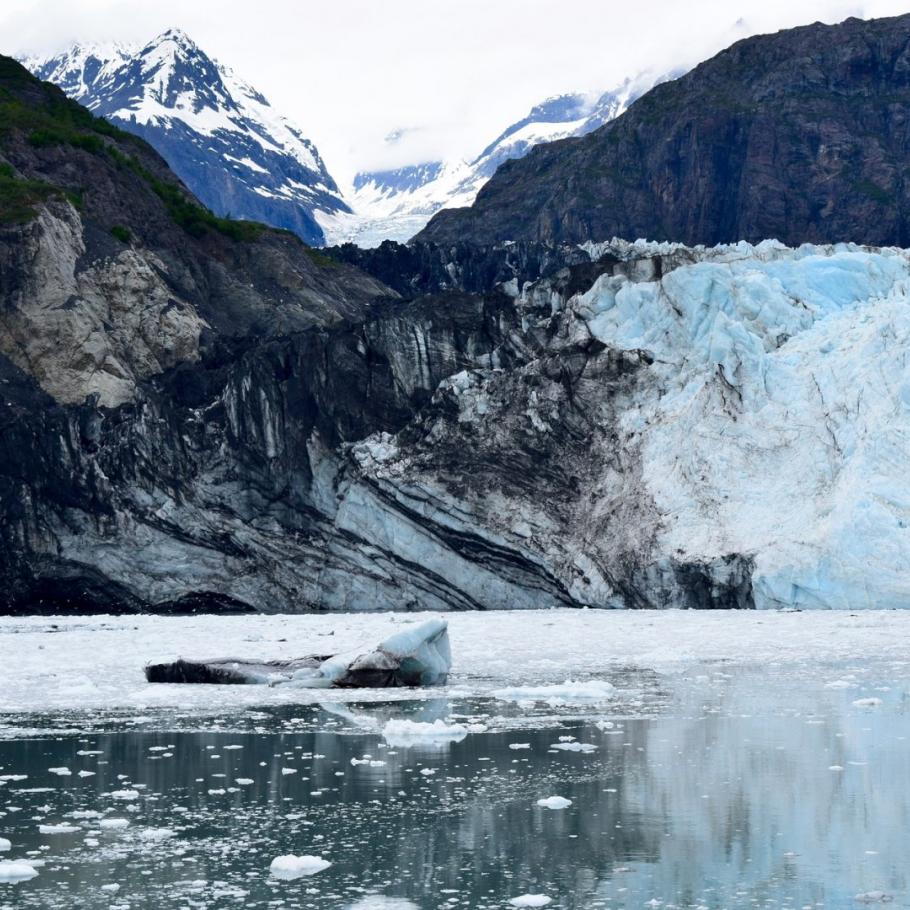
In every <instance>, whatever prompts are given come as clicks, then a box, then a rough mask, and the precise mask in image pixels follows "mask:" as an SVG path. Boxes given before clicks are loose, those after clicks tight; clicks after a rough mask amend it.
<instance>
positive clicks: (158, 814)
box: [0, 672, 910, 910]
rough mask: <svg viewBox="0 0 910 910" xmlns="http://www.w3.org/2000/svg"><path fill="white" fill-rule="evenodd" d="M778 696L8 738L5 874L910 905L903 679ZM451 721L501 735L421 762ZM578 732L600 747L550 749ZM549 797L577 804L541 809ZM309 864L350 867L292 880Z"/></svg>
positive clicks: (347, 714) (757, 693)
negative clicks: (8, 866)
mask: <svg viewBox="0 0 910 910" xmlns="http://www.w3.org/2000/svg"><path fill="white" fill-rule="evenodd" d="M835 676H836V673H835V672H833V673H832V674H831V678H834V677H835ZM766 682H767V681H765V680H763V678H762V676H761V675H760V674H754V675H753V676H752V677H751V679H747V680H745V681H743V680H741V679H740V680H738V681H737V684H736V690H735V692H732V691H731V692H726V693H722V694H720V695H718V691H720V690H718V689H717V688H716V687H715V688H712V689H711V695H710V696H704V697H703V696H702V693H701V691H700V689H699V687H698V685H697V684H696V683H694V682H692V681H690V685H689V688H688V690H687V692H686V694H685V697H680V698H678V699H676V701H675V702H674V704H672V705H671V706H669V707H668V706H666V705H664V706H663V707H662V708H661V709H660V710H657V711H655V712H653V713H652V714H650V715H649V716H638V717H623V716H621V713H620V712H617V713H615V714H612V715H611V714H610V712H606V713H604V712H602V711H601V712H598V713H597V714H596V715H595V714H594V713H593V712H591V716H590V717H581V718H579V716H578V712H575V714H574V715H573V716H570V714H571V712H570V714H564V713H563V714H561V713H560V711H559V710H558V709H553V710H549V709H548V710H547V711H544V712H543V713H542V714H541V712H540V711H538V715H539V716H534V715H532V716H531V717H530V718H528V719H525V720H524V721H522V711H521V709H520V708H517V707H514V706H513V707H509V706H503V705H496V706H491V704H490V702H479V701H478V702H471V701H457V700H440V701H429V702H419V703H414V704H407V703H404V704H403V703H397V704H395V705H371V706H354V705H352V706H350V707H349V709H344V708H342V709H339V708H338V707H335V708H331V709H328V708H326V709H323V708H318V707H304V706H300V707H297V708H294V707H290V708H287V709H280V710H273V711H260V712H255V714H253V715H251V716H252V717H253V720H252V721H250V722H249V723H247V724H246V725H245V726H240V727H238V728H237V729H235V730H233V731H232V732H222V731H219V730H217V729H209V730H203V731H199V730H196V731H189V732H187V731H181V730H180V728H179V724H171V726H172V729H171V730H170V732H160V731H156V730H154V729H149V725H148V724H146V725H145V726H144V727H143V728H142V729H128V728H125V727H124V725H123V724H118V723H117V722H115V721H110V722H109V723H108V724H107V726H106V727H105V728H104V729H103V730H99V729H93V732H89V733H86V732H81V733H63V734H61V733H60V732H55V733H48V732H41V731H40V729H37V730H35V731H34V732H32V733H31V734H29V735H28V738H22V737H21V736H20V737H19V738H12V739H9V740H7V741H5V742H0V776H8V775H22V774H24V775H27V777H26V778H25V779H21V780H16V779H14V778H7V779H6V780H5V781H4V782H3V783H2V785H0V836H2V837H5V838H7V839H9V840H10V841H11V842H12V845H13V846H12V849H11V850H10V851H8V852H6V853H4V854H0V859H2V858H6V859H19V858H28V859H32V860H34V859H38V860H40V861H43V865H39V867H38V868H39V875H38V876H37V877H36V878H34V879H32V880H31V881H23V882H19V883H0V908H3V910H7V908H9V910H12V908H16V910H20V908H31V907H41V908H64V907H65V908H74V907H79V908H96V907H98V908H113V910H117V908H121V910H124V908H127V907H129V908H159V907H161V908H164V907H167V908H171V907H174V908H221V907H225V908H230V907H238V908H239V907H249V908H294V907H301V908H303V907H306V908H310V907H312V908H328V910H332V908H357V910H370V908H374V910H379V908H388V910H411V908H414V907H417V908H421V910H429V908H494V907H495V908H500V907H508V906H509V904H508V902H509V900H510V899H512V898H514V897H516V896H518V895H522V894H526V893H532V894H543V895H547V896H549V897H550V898H552V903H551V904H550V906H551V907H559V908H588V907H590V908H617V910H619V908H636V910H641V908H650V910H653V908H659V907H660V908H667V910H673V908H697V910H706V908H709V910H722V908H731V910H732V908H750V910H751V908H775V910H776V908H783V910H815V908H825V907H831V908H833V907H852V908H861V907H863V906H866V905H868V904H867V903H866V902H869V901H874V902H875V904H877V903H878V901H880V900H881V899H883V898H884V900H885V901H887V902H889V903H890V904H891V906H894V907H903V906H907V905H908V881H907V879H908V869H910V748H908V743H910V740H908V737H910V714H908V712H907V711H906V694H905V688H904V686H903V684H899V685H886V684H885V683H887V680H882V679H879V680H878V681H877V685H876V686H875V687H874V690H869V686H867V687H866V688H867V690H869V691H859V690H858V689H856V688H854V689H851V690H846V689H844V690H838V689H837V688H836V687H835V688H830V687H829V688H825V687H824V685H822V684H821V683H819V684H818V685H817V686H816V688H815V689H814V690H813V691H810V692H808V693H807V692H804V691H803V692H800V694H799V698H798V699H791V698H790V697H789V695H790V692H791V690H795V689H796V688H798V685H799V681H798V680H790V681H786V682H784V683H777V684H775V685H770V684H767V685H766ZM870 691H874V692H875V693H876V694H875V695H874V696H873V695H870ZM862 695H865V696H867V697H875V698H879V699H881V704H871V705H856V704H854V702H855V701H856V700H858V699H859V698H860V696H862ZM494 711H495V712H498V713H497V714H496V716H494V717H490V716H487V717H484V715H490V714H491V713H492V712H494ZM452 715H455V719H456V720H458V719H459V717H460V719H461V721H462V722H465V723H466V722H477V721H478V720H481V721H485V722H486V723H487V724H488V725H489V727H490V729H489V730H487V731H485V732H472V733H469V734H468V735H467V736H466V737H465V738H464V739H463V740H462V741H460V742H442V743H437V744H430V743H417V744H413V745H410V746H405V745H402V744H400V743H396V742H395V741H394V740H393V741H392V742H391V743H389V742H386V741H385V740H384V739H383V737H382V735H381V732H380V731H381V729H382V724H383V723H384V722H385V720H386V719H387V718H389V717H392V716H394V717H411V718H415V719H423V720H427V719H430V720H432V719H433V718H434V717H449V719H450V720H451V719H452ZM608 718H609V723H612V724H613V727H612V728H609V727H606V724H605V723H604V721H605V720H606V719H608ZM596 721H600V724H601V726H597V724H596ZM38 726H39V727H40V724H39V725H38ZM152 726H154V725H152ZM605 727H606V728H605ZM58 730H59V728H58ZM566 737H574V738H575V739H574V741H576V742H582V743H589V744H591V745H594V746H596V748H595V749H594V750H593V751H588V752H584V751H578V752H573V751H565V750H559V749H553V745H554V744H558V743H560V742H561V741H563V742H571V741H572V740H570V739H568V740H566V739H563V740H561V738H566ZM516 745H517V746H522V748H512V746H516ZM352 760H356V761H357V763H356V764H352ZM51 769H56V770H51ZM61 769H67V770H69V772H70V773H69V774H65V773H61ZM80 771H81V772H88V773H86V774H84V775H83V776H80V774H79V772H80ZM549 796H563V797H565V798H567V799H570V800H571V801H572V804H571V806H569V807H568V808H566V809H562V810H550V809H545V808H541V807H538V806H537V804H536V801H537V800H538V799H541V798H545V797H549ZM86 813H89V814H88V815H86ZM92 813H98V815H94V814H92ZM114 818H117V819H126V820H127V822H128V824H127V826H126V827H107V826H105V827H103V826H102V824H101V822H102V820H110V819H114ZM46 825H67V826H71V827H75V828H76V829H77V830H75V831H71V832H69V833H42V832H41V831H40V830H39V826H46ZM286 853H293V854H298V855H301V854H312V855H316V856H321V857H323V858H324V859H327V860H330V861H331V862H332V866H331V867H330V868H328V869H326V870H325V871H322V872H319V873H318V874H316V875H312V876H307V877H303V878H299V879H296V880H293V881H280V880H276V879H274V878H272V877H270V875H269V864H270V862H271V860H272V859H273V858H274V857H276V856H278V855H281V854H286ZM105 886H107V887H105ZM112 886H119V887H117V888H116V889H115V888H114V887H112ZM875 892H883V893H879V894H876V893H875ZM858 896H863V900H858V899H857V898H858ZM875 904H873V905H875Z"/></svg>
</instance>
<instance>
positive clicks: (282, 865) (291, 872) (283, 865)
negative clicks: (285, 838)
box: [269, 854, 332, 881]
mask: <svg viewBox="0 0 910 910" xmlns="http://www.w3.org/2000/svg"><path fill="white" fill-rule="evenodd" d="M331 865H332V864H331V863H330V862H329V861H328V860H327V859H323V858H322V857H321V856H294V855H293V854H288V855H287V856H276V857H275V859H273V860H272V864H271V866H269V872H270V873H271V874H272V877H273V878H280V879H284V880H285V881H290V880H291V879H295V878H302V877H303V876H304V875H315V874H316V873H317V872H322V871H323V870H324V869H328V868H329V866H331Z"/></svg>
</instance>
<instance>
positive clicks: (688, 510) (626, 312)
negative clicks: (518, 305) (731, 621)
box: [577, 243, 910, 609]
mask: <svg viewBox="0 0 910 910" xmlns="http://www.w3.org/2000/svg"><path fill="white" fill-rule="evenodd" d="M700 258H701V261H698V262H694V263H692V264H690V265H687V266H684V267H682V268H679V269H675V270H673V271H671V272H670V273H669V274H668V275H667V276H666V277H665V278H663V279H662V280H661V281H659V282H644V283H641V284H633V283H629V282H627V281H624V280H623V279H619V280H618V281H617V280H616V279H605V278H603V277H602V278H600V279H598V282H597V283H596V284H595V286H594V287H593V288H592V289H591V290H590V291H589V292H588V293H586V294H585V295H582V297H581V298H579V300H578V302H577V307H578V310H577V311H578V315H579V317H580V318H581V319H583V320H584V321H585V323H586V325H587V327H588V329H589V330H590V331H591V333H592V334H593V335H594V337H596V338H598V339H599V340H601V341H603V342H604V343H606V344H611V345H615V346H617V347H620V348H623V349H626V350H632V349H645V350H647V351H649V352H650V353H651V354H652V355H653V356H654V358H655V362H654V365H653V367H652V369H653V370H654V372H655V373H657V374H659V376H660V383H659V385H660V398H659V400H654V399H652V400H651V401H649V402H648V404H647V406H646V407H644V408H641V409H638V410H636V411H633V412H630V413H629V414H628V415H626V417H625V424H626V429H627V432H629V433H630V434H632V433H640V434H641V437H642V441H643V444H642V462H643V479H644V483H645V484H646V486H647V488H648V489H649V490H650V491H651V492H652V494H653V495H654V499H655V502H656V504H657V506H658V508H659V510H660V512H661V514H662V515H663V516H664V520H665V527H664V529H663V531H662V533H661V549H663V550H664V551H665V552H667V553H673V554H675V555H676V556H677V557H680V556H682V557H683V558H689V557H698V558H700V559H705V558H714V557H718V556H721V555H722V554H724V553H729V552H738V553H747V554H751V555H752V556H753V557H754V560H755V563H754V569H753V571H752V586H753V596H754V599H755V605H756V606H758V607H797V608H810V607H832V608H843V609H856V608H859V607H873V606H877V607H905V606H907V605H908V603H910V575H908V573H907V571H906V568H905V567H906V566H907V565H908V559H910V534H908V532H907V528H908V523H910V493H908V491H907V487H906V484H905V483H904V480H903V478H904V472H905V470H906V465H907V464H908V463H910V419H908V416H910V415H908V408H910V371H908V359H907V350H908V341H910V307H908V277H910V275H908V255H907V253H906V251H900V250H876V251H871V250H864V249H859V248H856V247H851V246H836V247H825V248H817V247H813V246H804V247H801V248H800V249H798V250H788V249H787V248H785V247H783V246H781V245H779V244H775V243H765V244H761V245H759V246H757V247H748V246H747V245H745V244H742V245H739V246H736V247H732V248H720V249H718V250H715V251H706V252H705V253H703V254H701V256H700Z"/></svg>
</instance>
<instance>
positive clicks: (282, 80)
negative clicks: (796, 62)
mask: <svg viewBox="0 0 910 910" xmlns="http://www.w3.org/2000/svg"><path fill="white" fill-rule="evenodd" d="M904 9H905V6H904V4H903V3H901V2H897V0H869V2H866V3H863V4H857V3H856V2H844V0H801V2H800V3H798V4H797V3H793V2H792V0H691V2H689V3H686V4H681V3H678V2H677V0H637V2H636V3H634V4H630V3H628V2H625V0H624V2H610V0H607V2H604V0H445V2H442V0H386V2H378V0H333V2H331V3H325V2H319V3H314V2H311V0H305V2H299V0H257V2H256V3H255V4H251V3H249V2H248V0H243V2H239V0H195V2H193V3H192V4H190V3H186V0H156V2H155V3H147V2H145V0H4V3H3V5H2V8H0V44H2V50H3V51H4V52H6V53H16V54H22V53H26V52H51V51H55V50H59V49H61V48H62V47H64V46H66V45H67V44H69V43H71V42H72V41H76V40H82V41H85V40H89V41H92V40H97V41H109V40H123V41H135V42H142V41H145V40H148V39H149V38H151V37H152V36H154V35H155V34H157V33H159V32H161V31H163V30H164V29H166V28H168V27H170V26H178V27H180V28H183V29H184V30H185V31H186V32H188V33H189V34H190V35H191V36H192V37H193V39H194V40H195V41H196V42H197V43H198V44H199V45H200V46H201V47H202V48H203V49H204V50H205V51H206V52H207V53H209V54H211V55H212V56H215V57H217V58H218V59H220V60H221V61H222V62H223V63H226V64H228V65H229V66H231V67H232V68H233V69H234V70H236V71H237V72H238V73H239V74H240V75H241V76H243V78H245V79H246V80H247V81H248V82H250V83H251V84H253V85H254V86H256V88H258V89H259V90H260V91H262V92H264V93H265V95H266V96H267V97H268V98H269V99H270V100H271V102H272V104H273V105H274V106H275V107H276V109H278V110H279V111H280V112H282V113H284V114H286V115H287V116H289V117H290V118H292V119H293V120H295V121H296V122H298V123H299V124H300V125H301V126H302V128H303V129H304V131H305V132H306V133H307V134H308V135H309V136H310V137H311V138H312V139H313V140H314V141H315V142H316V144H317V145H318V146H319V148H320V151H321V152H322V154H323V157H324V158H325V160H326V162H327V163H328V165H329V167H330V169H331V170H332V171H333V173H334V174H335V175H336V177H337V178H339V179H341V180H342V181H347V180H349V179H350V178H351V177H352V176H353V174H354V172H355V171H357V170H360V169H367V168H371V167H391V166H396V165H400V164H404V163H408V162H410V161H416V160H421V159H422V160H431V159H434V158H437V157H441V156H465V157H470V156H473V155H475V154H476V153H477V152H478V151H479V150H480V149H481V148H483V147H484V146H485V145H486V144H487V142H489V141H490V140H491V139H492V138H493V137H494V136H495V135H497V134H498V133H499V132H501V130H502V129H503V128H504V127H505V126H506V125H508V124H509V123H510V122H512V121H514V120H516V119H518V118H520V117H522V116H523V115H524V114H525V113H526V112H527V110H528V109H529V108H530V107H531V106H532V105H534V104H536V103H537V102H539V101H541V100H542V99H543V98H546V97H548V96H550V95H554V94H559V93H563V92H569V91H586V90H603V89H607V88H611V87H613V86H615V85H617V84H619V83H621V82H622V81H623V79H624V78H625V77H626V76H629V75H635V74H636V73H639V72H641V71H642V70H644V69H651V70H655V71H658V72H662V71H666V70H669V69H672V68H675V67H678V66H680V65H683V66H685V65H691V64H694V63H696V62H697V61H698V60H701V59H704V58H705V57H708V56H710V55H711V54H713V53H715V52H717V51H718V50H720V49H721V48H723V47H725V46H726V45H728V44H730V43H731V42H732V41H735V40H738V39H739V38H743V37H746V36H748V35H752V34H756V33H759V32H767V31H775V30H777V29H780V28H787V27H792V26H794V25H799V24H805V23H809V22H812V21H815V20H822V21H827V22H836V21H840V20H841V19H843V18H845V17H847V16H849V15H859V16H872V15H894V14H897V13H899V12H902V11H904ZM395 130H402V131H403V133H402V136H401V138H400V139H399V141H397V142H394V143H389V142H387V141H386V137H387V136H388V135H389V133H390V132H393V131H395Z"/></svg>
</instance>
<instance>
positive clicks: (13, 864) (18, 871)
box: [0, 859, 38, 882]
mask: <svg viewBox="0 0 910 910" xmlns="http://www.w3.org/2000/svg"><path fill="white" fill-rule="evenodd" d="M37 874H38V870H37V869H36V868H35V867H34V866H33V865H32V864H31V863H29V862H26V861H25V860H24V859H3V860H0V882H26V881H28V880H29V879H31V878H34V877H35V876H36V875H37Z"/></svg>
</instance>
